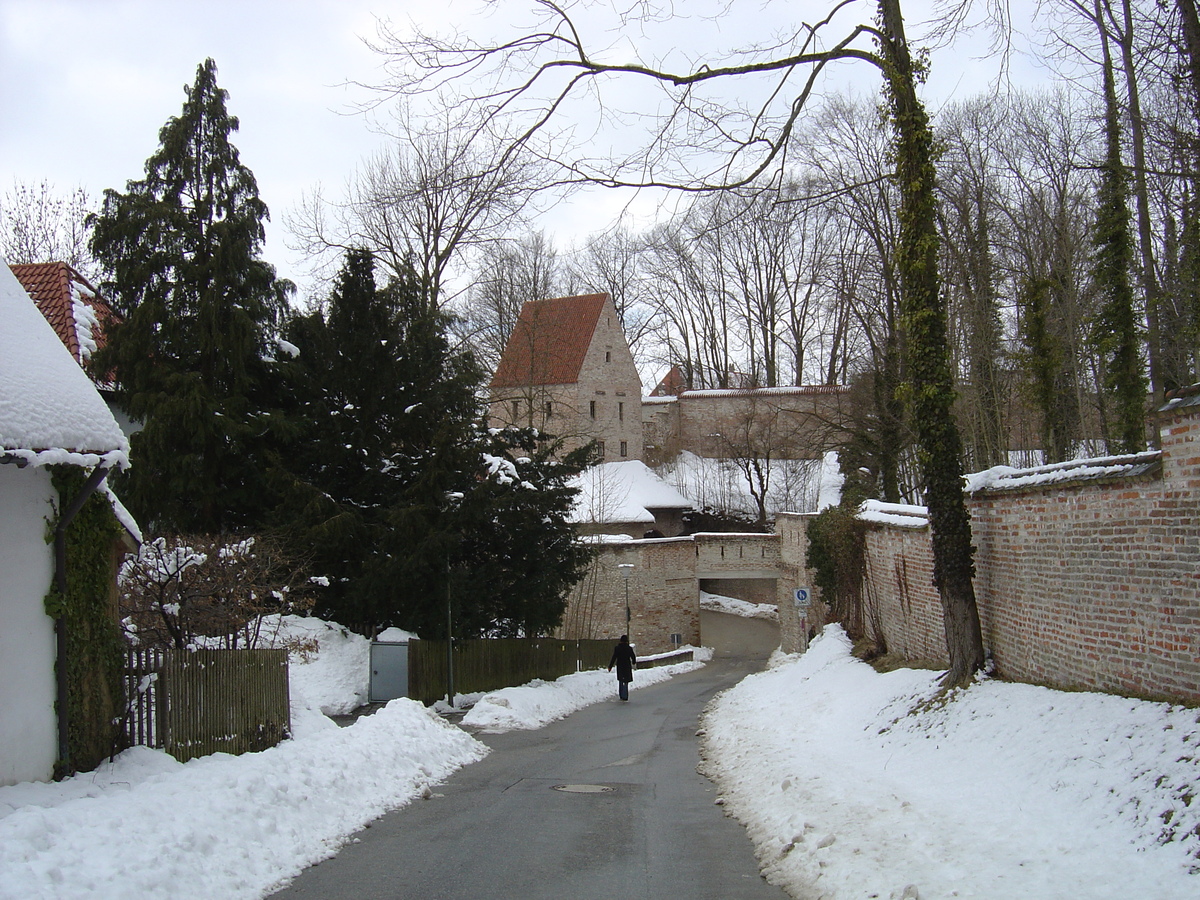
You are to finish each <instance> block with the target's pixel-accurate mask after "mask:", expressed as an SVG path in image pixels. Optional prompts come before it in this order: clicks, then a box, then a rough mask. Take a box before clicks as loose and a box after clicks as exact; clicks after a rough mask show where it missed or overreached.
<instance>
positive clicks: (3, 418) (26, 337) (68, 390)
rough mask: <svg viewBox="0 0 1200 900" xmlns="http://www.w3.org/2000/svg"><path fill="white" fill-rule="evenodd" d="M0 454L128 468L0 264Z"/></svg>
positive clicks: (64, 355) (92, 400)
mask: <svg viewBox="0 0 1200 900" xmlns="http://www.w3.org/2000/svg"><path fill="white" fill-rule="evenodd" d="M0 322H2V323H3V327H2V328H0V456H5V457H9V458H10V459H11V458H14V457H15V458H16V459H17V460H18V461H21V460H23V461H24V462H25V463H28V462H32V463H33V464H35V465H46V464H52V463H71V464H74V465H83V466H94V465H96V464H98V463H100V462H104V463H106V464H107V465H110V466H114V465H115V466H120V467H122V468H123V467H125V466H126V465H128V462H129V459H128V453H129V442H128V441H127V440H126V438H125V435H124V434H122V433H121V429H120V427H119V426H118V425H117V422H116V420H115V419H114V418H113V416H112V413H111V412H109V409H108V406H107V405H105V403H104V400H103V399H102V398H101V397H100V394H99V392H97V390H96V388H95V386H94V385H93V384H92V382H91V381H90V380H89V379H88V377H87V375H86V374H84V371H83V369H81V368H80V367H79V365H78V364H77V363H76V361H75V360H73V359H72V358H71V354H70V352H69V351H68V350H67V349H66V347H65V346H64V345H63V343H62V341H61V340H59V338H58V337H57V336H56V335H55V332H54V330H53V329H52V328H51V327H50V325H49V323H48V322H47V321H46V319H45V318H44V317H43V316H42V315H41V313H39V312H38V309H37V307H35V306H34V304H33V301H32V300H31V299H30V297H29V295H28V294H27V293H25V290H24V288H22V287H21V283H20V282H19V281H17V278H16V276H15V275H14V274H13V273H12V271H11V270H10V269H9V267H8V265H7V264H6V263H5V262H4V261H3V259H2V258H0Z"/></svg>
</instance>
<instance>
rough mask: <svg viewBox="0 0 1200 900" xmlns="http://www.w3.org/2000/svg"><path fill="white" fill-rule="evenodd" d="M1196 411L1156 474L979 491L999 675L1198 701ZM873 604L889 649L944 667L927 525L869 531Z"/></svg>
mask: <svg viewBox="0 0 1200 900" xmlns="http://www.w3.org/2000/svg"><path fill="white" fill-rule="evenodd" d="M1198 414H1200V407H1197V406H1189V407H1184V408H1181V409H1179V410H1177V411H1174V412H1171V411H1168V412H1167V413H1166V414H1165V415H1164V416H1163V418H1162V420H1161V422H1160V435H1161V447H1162V452H1161V467H1159V466H1150V467H1149V470H1148V471H1143V472H1141V473H1139V474H1136V475H1132V476H1124V477H1116V478H1111V479H1105V478H1103V477H1101V478H1094V477H1093V478H1089V479H1087V480H1081V481H1077V482H1067V483H1063V484H1058V485H1055V484H1046V483H1035V484H1031V485H1027V486H1024V487H1019V488H1013V489H1003V490H1001V489H996V490H985V491H978V492H976V493H975V494H973V495H970V497H969V500H968V506H969V509H970V511H971V520H972V533H973V538H974V543H975V546H976V555H975V566H976V579H975V592H976V599H977V603H978V606H979V613H980V621H981V625H982V628H983V638H984V645H985V647H986V648H987V649H988V650H989V651H990V652H991V654H992V655H993V659H994V662H995V667H996V671H997V673H998V674H999V675H1001V676H1003V677H1007V678H1012V679H1014V680H1018V681H1026V682H1033V683H1041V684H1047V685H1050V686H1053V687H1057V688H1064V689H1083V690H1100V691H1108V692H1113V693H1120V694H1130V695H1134V696H1147V697H1161V698H1165V699H1172V700H1177V701H1182V702H1187V703H1200V415H1198ZM785 548H786V544H785ZM784 555H785V558H786V557H787V556H788V553H787V552H786V549H785V554H784ZM866 603H867V620H868V626H867V627H868V628H872V627H874V628H876V629H878V633H879V634H880V636H882V637H883V639H884V640H885V642H886V644H887V648H888V650H890V651H895V652H899V653H903V654H904V655H906V656H909V657H919V658H927V659H933V660H937V661H939V662H941V663H943V664H945V662H946V661H947V660H946V651H945V640H944V635H943V630H942V629H943V626H942V613H941V605H940V602H939V599H938V596H937V593H936V591H935V590H934V589H933V586H932V553H931V549H930V543H929V533H928V529H927V528H916V529H914V528H904V527H898V526H892V525H872V526H871V528H870V531H869V534H868V538H867V585H866ZM781 611H782V610H781Z"/></svg>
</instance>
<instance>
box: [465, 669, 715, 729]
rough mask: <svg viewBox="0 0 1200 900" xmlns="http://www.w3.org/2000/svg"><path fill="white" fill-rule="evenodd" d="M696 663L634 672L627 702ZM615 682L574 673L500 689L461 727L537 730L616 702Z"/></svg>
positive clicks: (478, 705) (473, 710)
mask: <svg viewBox="0 0 1200 900" xmlns="http://www.w3.org/2000/svg"><path fill="white" fill-rule="evenodd" d="M703 665H704V664H703V663H700V662H684V663H675V664H674V665H670V666H657V667H655V668H652V669H638V670H637V671H636V672H635V673H634V675H633V684H632V685H630V687H631V688H632V689H633V690H631V691H630V700H631V702H632V701H634V700H636V699H637V691H636V689H637V688H639V687H647V686H649V685H652V684H658V683H659V682H660V681H666V680H667V679H668V678H671V677H672V676H673V675H680V674H682V673H684V672H691V671H692V670H694V669H699V668H700V667H701V666H703ZM616 696H617V680H616V676H614V675H613V674H612V673H611V672H605V671H594V672H576V673H575V674H574V675H564V676H563V677H562V678H559V679H556V680H555V681H552V682H546V681H531V682H530V683H529V684H527V685H522V686H521V687H510V688H504V689H502V690H499V691H492V692H491V693H488V694H484V695H483V696H482V697H480V698H479V699H478V700H477V701H476V703H475V705H474V706H473V707H472V708H471V710H470V711H469V712H468V713H467V714H466V715H465V716H464V717H463V720H462V724H463V725H469V726H471V727H474V728H478V729H480V730H481V731H485V732H489V733H496V732H502V731H513V730H517V729H532V728H541V727H542V726H543V725H545V724H547V723H548V722H553V721H554V720H555V719H561V718H563V717H564V716H568V715H570V714H571V713H573V712H575V710H577V709H583V707H585V706H590V705H591V704H593V703H599V702H601V701H602V700H616Z"/></svg>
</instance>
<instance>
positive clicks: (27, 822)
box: [0, 616, 703, 900]
mask: <svg viewBox="0 0 1200 900" xmlns="http://www.w3.org/2000/svg"><path fill="white" fill-rule="evenodd" d="M269 624H270V626H271V627H270V628H267V627H264V634H265V635H269V636H270V637H271V638H272V641H271V642H277V643H279V644H281V645H282V644H285V643H290V645H291V646H292V647H293V654H292V659H291V667H290V670H291V690H292V727H293V731H294V732H295V736H294V738H293V739H292V740H289V741H285V742H283V743H282V744H280V745H279V746H277V747H274V748H272V749H270V750H267V751H265V752H263V753H248V754H246V755H244V756H229V755H228V754H224V753H219V754H215V755H213V756H208V757H204V758H202V759H195V760H192V761H191V762H188V763H185V764H181V763H178V762H176V761H175V760H174V759H172V758H171V757H170V756H168V755H167V754H165V753H162V752H160V751H156V750H149V749H146V748H142V747H138V748H134V749H132V750H128V751H126V752H125V753H122V754H120V755H119V756H118V757H117V758H116V760H115V761H114V762H113V763H112V764H106V765H103V766H101V767H100V768H99V769H98V770H97V771H95V772H89V773H86V774H82V775H77V776H76V777H74V778H70V779H67V780H66V781H63V782H60V783H57V784H30V783H26V784H18V785H11V786H8V787H0V900H18V898H20V900H34V898H42V900H72V898H85V897H86V898H90V900H94V898H106V900H107V898H124V897H137V898H139V900H155V898H163V900H168V898H169V900H212V898H217V897H219V898H222V900H234V898H258V897H262V896H264V895H266V894H268V893H270V892H271V891H272V890H274V889H275V888H278V887H280V886H282V885H283V884H285V883H286V882H287V881H288V880H290V879H291V878H293V877H294V876H295V875H297V874H298V873H299V872H300V871H301V870H303V869H304V868H305V867H306V866H309V865H312V864H313V863H316V862H319V861H320V860H322V859H325V858H327V857H329V856H331V855H333V854H334V853H335V852H337V849H338V847H340V846H341V845H342V844H343V843H345V841H346V840H347V839H348V838H349V837H350V836H351V835H353V834H354V832H356V831H358V830H359V829H360V828H362V827H363V826H364V825H366V824H367V823H368V822H370V821H371V820H373V819H375V818H377V817H379V816H380V815H382V814H383V813H385V812H387V811H388V810H390V809H395V808H397V807H400V806H403V805H405V804H406V803H409V802H411V801H412V800H414V799H415V798H419V797H422V796H424V795H426V794H428V792H429V789H430V786H431V785H435V784H437V783H438V782H440V781H443V780H445V779H446V778H447V777H448V776H449V775H450V774H451V773H452V772H454V771H455V770H456V769H458V768H460V767H461V766H464V765H466V764H468V763H471V762H475V761H476V760H478V759H481V758H482V757H483V756H484V755H486V753H487V752H488V750H487V747H486V746H485V745H484V744H483V743H481V742H480V741H477V740H476V739H475V738H473V737H471V736H470V735H469V734H468V733H467V732H466V731H463V730H462V729H460V728H457V727H455V726H453V725H450V724H447V722H446V721H445V720H444V719H443V718H441V717H440V716H439V715H438V714H437V713H436V712H435V711H433V710H427V709H426V708H425V707H424V706H422V705H421V704H419V703H416V702H414V701H411V700H393V701H392V702H391V703H389V704H388V705H387V706H386V707H384V708H383V709H381V710H379V711H378V712H376V713H375V714H373V715H370V716H365V717H363V718H360V719H359V720H357V721H356V722H355V723H354V724H353V725H351V726H349V727H347V728H339V727H338V726H337V725H336V724H334V722H333V720H332V719H329V718H328V717H327V716H329V715H337V714H340V713H343V712H347V711H349V710H350V709H353V708H354V707H356V706H357V705H359V703H360V702H361V701H363V700H365V698H366V696H367V678H368V654H369V643H368V642H367V640H366V639H365V638H363V637H361V636H359V635H355V634H353V633H352V632H349V631H347V630H346V629H344V628H342V627H341V626H338V625H333V624H329V623H325V622H322V621H320V620H319V619H302V618H297V617H290V616H289V617H287V618H286V619H284V620H283V621H282V622H280V621H275V622H273V623H269ZM385 637H402V635H386V636H385ZM314 641H315V643H314ZM700 655H703V654H702V652H701V654H700ZM700 665H702V663H698V662H695V663H693V662H689V663H679V664H675V665H668V666H661V667H658V668H651V669H642V670H639V671H638V673H637V676H636V683H637V686H638V687H639V688H644V687H647V686H649V685H652V684H655V683H657V682H659V681H663V680H665V679H667V678H670V677H671V676H672V675H676V674H679V673H681V672H686V671H690V670H692V669H695V668H697V667H699V666H700ZM614 692H615V686H614V681H613V676H612V675H610V674H609V673H608V672H604V671H598V672H581V673H578V674H575V675H568V676H566V677H564V678H560V679H558V680H557V681H555V682H549V683H547V682H534V683H533V684H530V685H527V686H524V687H515V688H506V689H504V690H502V691H495V692H492V693H489V694H486V695H466V696H465V697H464V695H459V697H458V701H459V704H460V705H462V704H463V703H466V702H470V703H474V707H473V708H472V709H471V710H470V712H468V713H467V715H466V717H465V718H464V723H465V724H470V725H474V726H476V727H477V728H479V729H480V730H481V731H488V732H499V731H507V730H510V729H516V728H523V729H533V728H540V727H542V726H543V725H545V724H547V723H548V722H551V721H553V720H555V719H559V718H562V717H563V716H566V715H569V714H570V713H572V712H574V711H575V710H577V709H580V708H582V707H584V706H587V705H589V704H591V703H597V702H599V701H601V700H608V699H611V698H612V697H613V695H614ZM322 711H324V714H323V713H322Z"/></svg>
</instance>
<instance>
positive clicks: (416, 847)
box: [272, 660, 786, 900]
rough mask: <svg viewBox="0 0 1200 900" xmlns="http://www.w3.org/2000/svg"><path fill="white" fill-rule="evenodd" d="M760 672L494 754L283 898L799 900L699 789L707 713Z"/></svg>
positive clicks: (653, 697) (638, 693)
mask: <svg viewBox="0 0 1200 900" xmlns="http://www.w3.org/2000/svg"><path fill="white" fill-rule="evenodd" d="M758 665H760V663H739V662H737V661H733V660H714V661H713V662H711V663H709V664H708V665H706V666H705V667H704V668H703V669H700V670H698V671H696V672H690V673H688V674H686V675H680V676H676V677H675V678H672V679H670V680H669V681H667V682H665V683H662V684H657V685H651V686H649V687H646V688H644V689H638V686H637V683H636V681H635V682H634V685H633V687H634V689H633V690H632V691H631V693H630V699H629V701H628V702H627V703H623V702H621V701H619V700H617V699H616V696H615V695H616V684H615V681H614V684H613V688H614V690H613V694H614V697H613V700H612V701H610V702H603V703H598V704H595V705H593V706H590V707H587V708H585V709H582V710H580V711H578V712H576V713H574V714H572V715H570V716H568V717H567V718H565V719H562V720H560V721H558V722H554V723H551V724H550V725H548V726H546V727H545V728H540V729H538V730H536V731H515V732H509V733H507V734H498V735H486V734H479V735H477V737H478V738H479V739H480V740H482V741H483V742H484V743H486V744H487V745H488V746H489V747H491V748H492V752H491V753H490V754H488V756H487V757H486V758H485V759H483V760H482V761H480V762H478V763H474V764H472V765H470V766H467V767H465V768H463V769H461V770H459V771H458V772H457V773H455V774H454V775H453V776H451V778H450V779H449V780H448V781H447V782H445V783H444V784H442V785H440V786H437V787H435V788H434V791H433V795H432V796H431V797H429V798H428V799H424V800H416V801H414V802H413V803H411V804H409V805H408V806H406V807H404V808H402V809H399V810H396V811H394V812H392V813H389V814H387V815H385V816H383V817H382V818H380V819H377V820H376V821H375V822H373V823H372V824H371V825H370V826H368V827H367V828H364V829H363V830H362V831H360V832H359V833H358V834H357V835H356V836H355V837H354V838H353V839H352V841H351V842H350V843H349V844H347V845H346V846H345V847H344V848H343V849H342V850H341V852H339V853H338V854H337V856H335V857H333V858H331V859H328V860H326V861H325V862H322V863H320V864H318V865H316V866H313V867H311V868H309V869H307V870H306V871H305V872H303V873H302V874H301V875H300V876H299V877H298V878H296V880H295V881H294V882H293V883H292V884H291V885H290V886H289V887H288V888H286V889H284V890H282V891H280V892H278V893H276V894H273V895H272V897H276V898H321V900H341V898H346V900H350V898H354V900H459V898H472V900H475V898H514V900H516V898H520V900H540V898H556V900H561V898H567V900H590V898H604V900H610V898H612V897H622V898H646V900H649V898H663V897H672V896H674V897H685V898H689V900H741V898H745V900H759V898H761V900H785V898H786V895H785V894H784V893H783V892H782V891H781V890H779V889H778V888H776V887H773V886H771V885H769V884H767V883H766V882H765V881H763V880H762V878H761V877H760V876H759V874H758V866H757V863H756V861H755V859H754V854H753V850H752V847H751V844H750V841H749V839H748V838H747V837H746V833H745V830H744V829H743V828H742V827H741V826H740V825H739V824H738V823H737V822H735V821H733V820H732V819H730V818H728V817H727V816H725V815H724V814H723V813H722V811H721V807H720V806H718V805H716V803H715V802H714V801H715V800H716V798H717V791H716V788H715V786H714V785H713V784H712V782H710V781H709V780H708V779H706V778H704V777H703V776H702V775H700V774H698V773H697V771H696V767H697V765H698V763H699V761H700V758H699V745H698V739H697V737H696V730H697V728H698V723H699V717H700V714H701V712H702V711H703V709H704V706H705V704H706V703H707V702H708V701H709V700H710V699H711V698H712V697H713V696H714V695H715V694H716V693H718V692H719V691H721V690H724V689H726V688H728V687H731V686H732V685H734V684H736V683H737V681H738V680H740V679H741V678H742V677H744V676H745V675H746V674H748V673H749V672H751V671H753V670H754V668H755V667H757V666H758Z"/></svg>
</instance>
